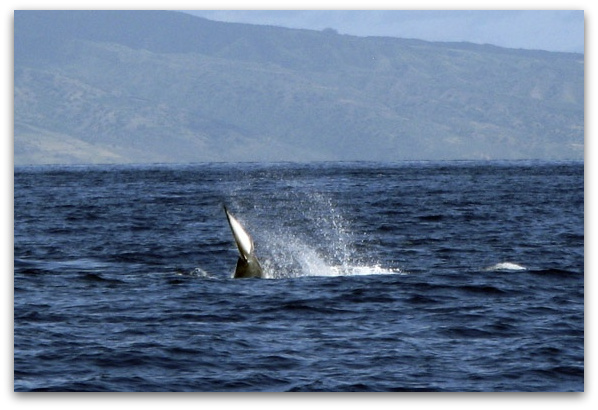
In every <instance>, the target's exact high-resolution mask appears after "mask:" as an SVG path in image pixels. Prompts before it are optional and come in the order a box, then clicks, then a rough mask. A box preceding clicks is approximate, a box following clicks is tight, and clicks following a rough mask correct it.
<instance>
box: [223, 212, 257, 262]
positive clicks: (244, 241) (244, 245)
mask: <svg viewBox="0 0 598 410" xmlns="http://www.w3.org/2000/svg"><path fill="white" fill-rule="evenodd" d="M226 215H227V216H228V223H229V225H230V229H231V230H232V231H233V236H234V237H235V241H236V242H237V247H238V248H239V252H240V253H241V256H243V257H244V258H245V259H247V257H248V256H249V255H251V253H252V252H253V240H252V239H251V236H249V234H248V233H247V231H245V228H243V225H241V223H240V222H239V221H237V219H236V218H235V217H234V216H232V215H231V214H230V213H229V212H228V211H226Z"/></svg>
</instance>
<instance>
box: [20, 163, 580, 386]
mask: <svg viewBox="0 0 598 410" xmlns="http://www.w3.org/2000/svg"><path fill="white" fill-rule="evenodd" d="M14 195H15V198H14V213H15V214H14V389H15V390H16V391H583V389H584V166H583V163H580V162H407V163H397V164H380V163H340V164H338V163H334V164H333V163H321V164H320V163H318V164H288V163H285V164H203V165H177V166H167V165H156V166H70V167H60V166H49V167H17V168H15V174H14ZM223 204H226V205H227V206H228V208H229V209H230V210H231V211H232V212H233V213H234V214H235V215H236V217H237V218H238V219H239V220H241V221H242V223H243V224H244V225H245V227H246V228H247V230H248V231H249V232H250V233H251V234H252V235H253V238H254V240H255V243H256V249H257V255H258V258H259V259H260V261H261V263H262V266H263V267H264V269H265V272H266V276H267V279H262V280H260V279H231V275H232V273H233V271H234V267H235V264H236V259H237V251H236V247H235V244H234V241H233V238H232V235H231V232H230V230H229V227H228V225H227V221H226V217H225V215H224V212H223V208H222V205H223Z"/></svg>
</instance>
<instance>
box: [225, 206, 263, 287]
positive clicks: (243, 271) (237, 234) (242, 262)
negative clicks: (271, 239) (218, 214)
mask: <svg viewBox="0 0 598 410" xmlns="http://www.w3.org/2000/svg"><path fill="white" fill-rule="evenodd" d="M224 212H226V219H228V224H229V225H230V229H231V231H232V232H233V236H234V238H235V242H236V243H237V248H239V259H238V260H237V268H236V269H235V275H234V276H233V277H234V278H261V277H263V271H262V267H261V266H260V263H259V262H258V260H257V258H256V257H255V253H254V246H253V239H251V236H249V234H248V233H247V231H246V230H245V228H243V225H241V223H240V222H239V221H237V219H236V218H235V217H234V216H232V215H231V214H230V212H228V209H226V206H225V207H224Z"/></svg>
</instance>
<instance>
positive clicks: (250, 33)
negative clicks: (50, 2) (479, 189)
mask: <svg viewBox="0 0 598 410" xmlns="http://www.w3.org/2000/svg"><path fill="white" fill-rule="evenodd" d="M583 63H584V57H583V55H581V54H575V53H552V52H546V51H529V50H511V49H503V48H500V47H496V46H484V45H475V44H469V43H464V44H461V43H431V42H425V41H421V40H403V39H393V38H388V37H354V36H347V35H340V34H337V33H335V32H334V31H332V30H323V31H311V30H298V29H286V28H278V27H272V26H252V25H248V24H241V23H222V22H213V21H210V20H207V19H203V18H200V17H196V16H191V15H186V14H184V13H177V12H158V11H156V12H139V11H133V12H120V11H113V12H108V11H105V12H66V11H65V12H59V11H57V12H30V11H27V12H20V11H18V12H15V137H14V138H15V144H14V145H15V165H19V164H38V163H94V162H108V163H133V162H134V163H139V162H204V161H313V160H332V161H334V160H402V159H406V160H409V159H482V158H487V159H493V158H496V159H522V158H525V159H582V158H583V144H584V139H583V138H584V137H583V131H584V122H583V121H584V112H583V109H584V99H583V96H584V90H583V86H584V65H583Z"/></svg>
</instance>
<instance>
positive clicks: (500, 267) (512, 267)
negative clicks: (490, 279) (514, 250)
mask: <svg viewBox="0 0 598 410" xmlns="http://www.w3.org/2000/svg"><path fill="white" fill-rule="evenodd" d="M484 270H485V271H492V272H493V271H521V270H527V268H526V267H525V266H521V265H518V264H516V263H513V262H501V263H497V264H496V265H492V266H489V267H487V268H486V269H484Z"/></svg>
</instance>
